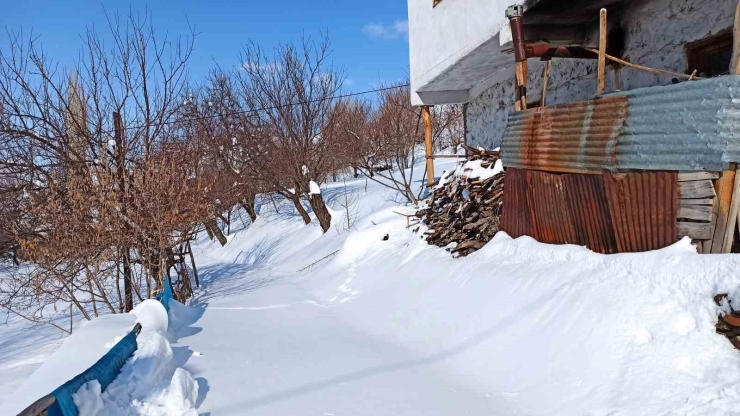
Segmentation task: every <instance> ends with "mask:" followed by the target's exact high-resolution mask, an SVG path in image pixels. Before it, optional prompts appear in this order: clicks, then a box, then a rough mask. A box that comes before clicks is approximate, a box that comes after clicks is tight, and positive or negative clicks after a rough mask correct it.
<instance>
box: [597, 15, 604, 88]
mask: <svg viewBox="0 0 740 416" xmlns="http://www.w3.org/2000/svg"><path fill="white" fill-rule="evenodd" d="M598 82H599V84H598V86H597V87H596V95H601V94H603V93H604V90H606V9H601V11H600V12H599V80H598Z"/></svg>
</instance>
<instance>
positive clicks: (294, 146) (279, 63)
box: [237, 36, 343, 232]
mask: <svg viewBox="0 0 740 416" xmlns="http://www.w3.org/2000/svg"><path fill="white" fill-rule="evenodd" d="M329 52H330V49H329V40H328V38H327V37H325V36H324V37H322V38H320V39H319V40H318V41H314V40H313V39H311V38H306V39H303V41H302V42H301V43H300V44H299V45H294V44H287V45H281V46H278V47H277V48H275V50H274V51H273V55H272V56H271V57H268V56H267V55H266V52H265V51H264V50H263V49H262V48H261V47H260V46H258V45H257V44H255V43H249V44H247V45H246V46H245V48H244V51H243V53H242V55H241V61H242V62H243V63H244V64H243V70H242V71H240V72H239V73H238V75H237V79H238V84H239V88H240V94H241V96H242V99H243V102H244V104H245V106H246V109H247V110H251V111H252V112H251V113H250V116H251V118H250V120H249V124H252V125H254V126H256V128H255V129H253V130H252V132H251V136H252V137H250V139H249V140H245V141H244V142H245V143H248V144H249V149H250V154H251V155H252V156H251V161H252V163H251V164H250V165H251V166H252V168H253V170H254V172H255V173H256V174H255V176H256V177H259V178H260V179H261V180H262V181H265V182H269V183H270V185H271V187H273V189H274V190H275V191H277V192H279V193H280V194H282V195H283V196H285V197H286V198H288V199H290V200H291V201H293V203H294V205H295V206H296V209H297V210H298V212H299V213H300V214H301V216H302V217H303V219H304V221H305V222H306V223H308V222H310V217H309V216H308V214H307V213H306V212H305V210H304V209H303V207H302V205H301V202H300V199H301V198H307V199H308V202H309V204H310V205H311V208H312V209H313V212H314V214H315V215H316V218H317V219H318V221H319V224H320V225H321V228H322V230H324V232H326V231H327V230H328V229H329V227H330V225H331V214H330V213H329V210H328V209H327V208H326V204H325V202H324V199H323V197H322V195H321V193H317V192H312V186H311V184H312V183H314V184H318V183H322V182H324V181H325V180H326V177H327V175H328V174H329V173H330V172H331V170H332V168H333V160H332V155H331V154H330V150H331V146H330V143H329V141H328V140H327V139H326V138H325V137H324V136H323V134H322V131H323V130H324V129H325V127H326V125H327V123H328V122H329V121H330V113H331V111H330V110H331V108H332V105H333V104H332V100H331V99H332V97H334V96H335V95H336V94H337V93H338V91H339V90H340V88H341V85H342V79H343V75H342V74H341V72H340V71H339V70H337V69H336V68H334V67H333V65H332V64H331V62H329V54H330V53H329ZM245 124H247V123H246V122H245ZM313 188H314V190H315V188H316V186H313Z"/></svg>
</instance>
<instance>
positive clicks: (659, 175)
mask: <svg viewBox="0 0 740 416" xmlns="http://www.w3.org/2000/svg"><path fill="white" fill-rule="evenodd" d="M677 178H678V174H677V172H645V171H643V172H629V173H623V174H614V175H612V174H604V175H603V179H604V188H605V190H606V197H607V201H608V204H609V213H610V216H611V220H612V224H613V227H614V236H615V238H616V242H617V248H618V250H619V252H622V253H624V252H639V251H648V250H656V249H659V248H663V247H666V246H668V245H671V244H673V243H675V242H676V240H677V237H676V217H677V215H678V182H677Z"/></svg>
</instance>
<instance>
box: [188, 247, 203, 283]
mask: <svg viewBox="0 0 740 416" xmlns="http://www.w3.org/2000/svg"><path fill="white" fill-rule="evenodd" d="M188 253H190V264H191V265H192V266H193V275H195V287H198V288H199V287H200V279H199V278H198V269H196V268H195V257H194V256H193V247H192V246H191V245H190V241H188Z"/></svg>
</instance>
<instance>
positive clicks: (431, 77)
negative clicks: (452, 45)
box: [411, 0, 624, 105]
mask: <svg viewBox="0 0 740 416" xmlns="http://www.w3.org/2000/svg"><path fill="white" fill-rule="evenodd" d="M623 1H624V0H596V1H594V0H576V1H571V2H564V1H562V0H529V1H526V2H525V3H524V6H525V13H524V34H525V38H526V41H527V42H537V41H543V40H545V41H547V42H548V43H550V44H553V45H573V44H584V43H586V42H585V41H586V40H587V38H588V34H589V33H588V30H589V27H591V26H593V23H594V22H597V21H598V16H599V13H598V11H599V9H601V8H602V7H613V6H615V5H617V4H618V3H622V2H623ZM442 4H444V3H442ZM500 13H501V16H497V17H495V19H499V20H500V19H502V18H503V17H504V10H501V11H500ZM492 18H494V17H492ZM503 20H505V19H503ZM503 20H502V21H503ZM411 30H414V27H413V26H412V29H411ZM411 46H412V48H413V47H415V46H416V45H413V44H412V45H411ZM511 48H512V43H511V32H510V30H509V26H508V23H506V24H502V25H501V29H500V30H499V31H497V32H496V33H491V34H490V36H486V37H485V39H482V41H480V42H479V43H478V44H477V45H468V47H467V48H466V50H467V52H463V53H459V54H457V55H453V56H452V57H451V58H448V59H446V60H444V61H442V62H441V63H439V64H438V65H435V66H434V68H432V69H431V70H428V71H426V72H424V73H423V74H421V75H419V76H417V77H416V78H414V77H412V80H411V83H412V85H411V87H412V97H411V98H412V104H414V105H436V104H451V103H465V102H468V101H471V100H473V99H474V98H475V97H477V96H478V95H480V93H482V92H483V91H485V90H487V89H488V88H490V87H492V86H493V85H496V84H497V83H500V82H501V81H503V80H505V79H506V78H509V77H512V78H513V64H514V56H513V53H512V52H511ZM412 72H413V71H412ZM412 75H413V74H412Z"/></svg>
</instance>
